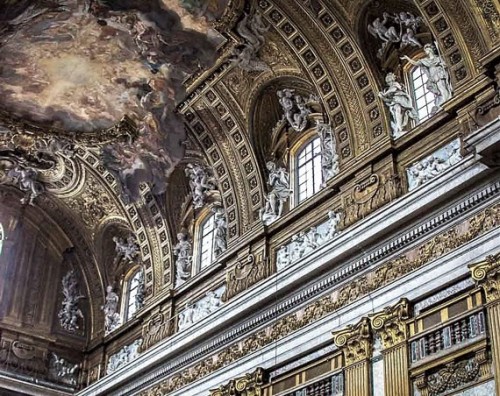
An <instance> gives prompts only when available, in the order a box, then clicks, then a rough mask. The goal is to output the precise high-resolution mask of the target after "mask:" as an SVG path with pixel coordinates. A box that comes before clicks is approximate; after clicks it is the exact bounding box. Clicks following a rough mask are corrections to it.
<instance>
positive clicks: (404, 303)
mask: <svg viewBox="0 0 500 396" xmlns="http://www.w3.org/2000/svg"><path fill="white" fill-rule="evenodd" d="M369 317H370V320H371V325H372V329H373V330H375V331H376V332H377V333H379V335H380V338H381V340H382V345H383V347H384V349H388V348H391V347H393V346H395V345H398V344H400V343H402V342H405V341H406V339H407V337H408V331H407V328H406V322H405V321H406V319H408V318H409V317H410V307H409V303H408V300H407V299H406V298H403V299H402V300H401V301H399V302H398V303H397V304H396V305H394V306H392V307H386V308H385V309H384V310H383V311H382V312H379V313H376V314H373V315H369Z"/></svg>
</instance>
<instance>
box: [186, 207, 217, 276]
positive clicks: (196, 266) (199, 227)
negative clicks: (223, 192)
mask: <svg viewBox="0 0 500 396" xmlns="http://www.w3.org/2000/svg"><path fill="white" fill-rule="evenodd" d="M214 220H215V213H213V212H212V206H210V207H205V208H204V209H203V210H202V212H201V214H200V216H199V218H198V219H197V220H196V222H195V224H194V235H193V264H192V267H191V277H194V276H195V275H197V274H199V273H201V272H203V271H206V270H207V269H208V268H210V267H211V266H212V265H214V264H215V263H216V262H217V260H218V259H217V257H216V256H215V254H214V240H215V238H214V237H215V222H214ZM209 221H212V230H211V232H210V233H211V235H212V243H211V247H212V250H211V255H210V257H211V261H210V263H208V264H207V265H206V266H204V267H203V268H202V266H201V264H202V262H201V257H202V254H203V241H202V238H203V235H202V232H203V227H204V226H205V224H206V223H207V222H209Z"/></svg>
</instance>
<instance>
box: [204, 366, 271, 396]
mask: <svg viewBox="0 0 500 396" xmlns="http://www.w3.org/2000/svg"><path fill="white" fill-rule="evenodd" d="M264 374H265V373H264V369H262V368H261V367H258V368H257V369H256V370H255V371H254V372H253V373H251V374H245V375H244V376H243V377H238V378H236V379H233V380H231V381H229V382H228V383H227V384H226V385H221V386H220V387H218V388H217V389H211V390H210V396H261V395H262V394H263V391H262V386H263V385H264Z"/></svg>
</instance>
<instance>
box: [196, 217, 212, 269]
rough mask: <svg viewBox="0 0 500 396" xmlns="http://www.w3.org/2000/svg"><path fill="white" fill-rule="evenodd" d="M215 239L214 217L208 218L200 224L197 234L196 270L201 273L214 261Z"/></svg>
mask: <svg viewBox="0 0 500 396" xmlns="http://www.w3.org/2000/svg"><path fill="white" fill-rule="evenodd" d="M214 237H215V223H214V216H213V215H210V216H208V217H207V218H206V219H205V220H204V221H203V223H201V226H200V229H199V234H198V238H199V239H198V247H199V250H198V268H199V271H202V270H203V269H205V268H206V267H208V266H209V265H210V264H212V262H213V261H214V259H215V255H214V239H215V238H214Z"/></svg>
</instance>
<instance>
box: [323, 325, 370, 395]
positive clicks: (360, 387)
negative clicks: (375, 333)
mask: <svg viewBox="0 0 500 396" xmlns="http://www.w3.org/2000/svg"><path fill="white" fill-rule="evenodd" d="M332 334H333V338H334V342H335V345H336V346H337V347H338V348H340V349H341V350H342V353H343V355H344V362H345V370H344V372H345V394H346V396H370V389H371V383H370V357H371V353H372V337H371V330H370V321H369V320H368V318H362V319H361V321H360V322H359V323H358V324H356V325H349V326H347V328H346V329H345V330H341V331H337V332H333V333H332Z"/></svg>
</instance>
